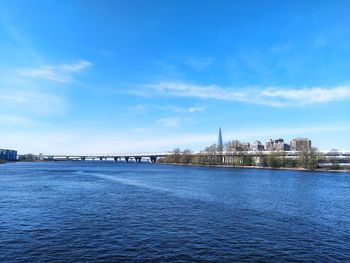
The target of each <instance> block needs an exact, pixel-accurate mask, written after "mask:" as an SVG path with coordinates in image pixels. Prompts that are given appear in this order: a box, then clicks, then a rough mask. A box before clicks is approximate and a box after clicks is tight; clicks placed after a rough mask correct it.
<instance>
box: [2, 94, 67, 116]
mask: <svg viewBox="0 0 350 263" xmlns="http://www.w3.org/2000/svg"><path fill="white" fill-rule="evenodd" d="M0 105H1V106H2V108H1V109H2V110H4V109H11V110H21V111H23V112H25V113H27V114H28V113H36V114H40V115H46V114H52V113H57V112H62V111H64V110H65V108H66V103H65V100H64V98H63V97H61V96H58V95H54V94H51V93H46V92H40V91H35V90H30V91H12V90H10V91H8V90H2V91H1V93H0Z"/></svg>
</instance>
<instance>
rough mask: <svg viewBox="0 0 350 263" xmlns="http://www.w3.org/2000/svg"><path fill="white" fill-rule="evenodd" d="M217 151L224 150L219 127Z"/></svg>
mask: <svg viewBox="0 0 350 263" xmlns="http://www.w3.org/2000/svg"><path fill="white" fill-rule="evenodd" d="M218 149H219V150H220V151H222V150H223V149H224V144H223V142H222V133H221V127H220V128H219V136H218Z"/></svg>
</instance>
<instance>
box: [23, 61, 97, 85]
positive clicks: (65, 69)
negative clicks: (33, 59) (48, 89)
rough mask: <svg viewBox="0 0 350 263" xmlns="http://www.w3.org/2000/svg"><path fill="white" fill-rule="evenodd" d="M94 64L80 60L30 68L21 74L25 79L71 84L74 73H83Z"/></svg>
mask: <svg viewBox="0 0 350 263" xmlns="http://www.w3.org/2000/svg"><path fill="white" fill-rule="evenodd" d="M91 65H92V64H91V63H90V62H89V61H85V60H80V61H78V62H76V63H72V64H63V65H49V66H43V67H39V68H29V69H23V70H20V71H19V73H20V75H21V76H24V77H31V78H39V79H47V80H52V81H57V82H71V81H72V80H73V76H72V75H73V73H76V72H79V71H82V70H84V69H86V68H88V67H90V66H91Z"/></svg>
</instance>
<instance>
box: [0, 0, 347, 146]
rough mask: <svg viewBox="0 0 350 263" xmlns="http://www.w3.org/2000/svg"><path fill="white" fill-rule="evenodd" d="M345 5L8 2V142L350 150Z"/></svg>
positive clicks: (4, 98)
mask: <svg viewBox="0 0 350 263" xmlns="http://www.w3.org/2000/svg"><path fill="white" fill-rule="evenodd" d="M349 13H350V4H349V2H348V1H336V2H330V1H319V2H318V3H317V4H315V3H312V2H305V1H301V2H295V1H284V2H283V3H281V2H279V1H268V2H264V3H262V2H260V1H244V2H235V3H233V2H232V1H220V2H217V1H203V2H201V3H200V4H198V3H196V2H195V1H147V2H146V1H145V2H141V1H127V2H126V1H125V2H122V1H112V2H108V4H107V2H101V1H71V2H69V3H62V2H61V1H50V2H45V1H2V6H1V8H0V39H1V41H0V57H1V59H0V75H1V78H0V105H1V107H0V126H1V130H0V138H1V139H0V148H9V149H17V150H18V151H19V152H21V153H29V152H33V153H40V152H43V153H55V152H56V153H60V152H66V153H75V152H81V153H97V152H101V153H102V152H126V151H129V152H140V151H168V150H172V149H174V148H176V147H179V148H182V149H184V148H191V149H193V150H195V151H197V150H202V149H203V148H204V147H205V146H208V145H211V144H213V143H215V142H217V139H218V137H217V136H218V134H217V131H218V128H219V127H221V128H222V131H223V135H224V141H228V140H235V139H237V140H240V141H242V142H248V141H249V142H254V141H255V140H261V142H263V143H265V142H266V141H267V140H269V139H270V138H272V139H277V138H284V139H287V142H289V139H292V138H297V137H306V138H309V139H311V140H312V143H313V145H314V146H316V147H318V148H319V149H320V150H330V149H339V150H350V140H349V132H350V116H349V109H350V80H349V75H348V72H349V69H350V64H349V58H350V30H349V28H348V26H347V25H348V24H350V17H349V15H348V14H349Z"/></svg>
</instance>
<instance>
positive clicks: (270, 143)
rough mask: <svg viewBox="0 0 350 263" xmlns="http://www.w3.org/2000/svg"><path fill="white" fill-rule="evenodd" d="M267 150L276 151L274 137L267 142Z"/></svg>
mask: <svg viewBox="0 0 350 263" xmlns="http://www.w3.org/2000/svg"><path fill="white" fill-rule="evenodd" d="M265 150H266V151H274V150H275V147H274V142H273V140H272V139H270V140H269V141H267V142H266V143H265Z"/></svg>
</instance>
